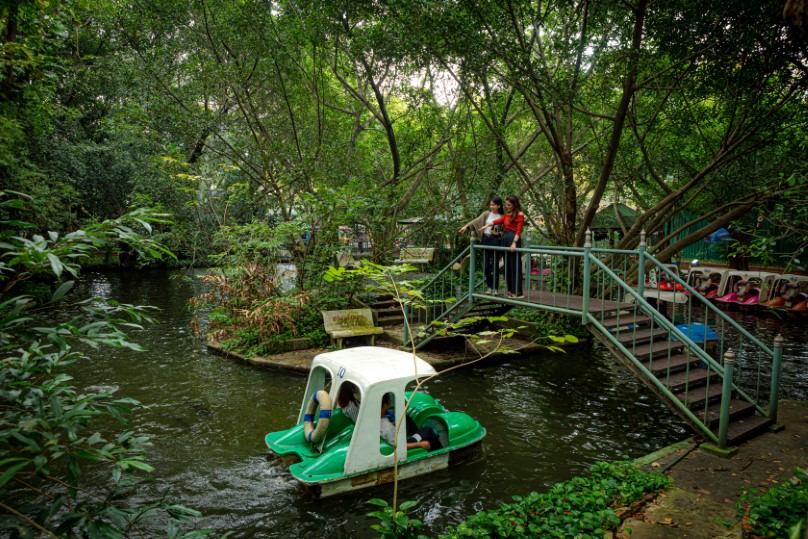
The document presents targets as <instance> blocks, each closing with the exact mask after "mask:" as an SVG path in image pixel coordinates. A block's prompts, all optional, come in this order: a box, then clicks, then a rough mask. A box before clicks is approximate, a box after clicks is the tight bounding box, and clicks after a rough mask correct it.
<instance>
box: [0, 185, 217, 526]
mask: <svg viewBox="0 0 808 539" xmlns="http://www.w3.org/2000/svg"><path fill="white" fill-rule="evenodd" d="M12 208H13V209H15V210H22V211H24V210H25V209H26V205H25V204H24V203H23V201H22V200H20V199H8V198H7V197H6V193H2V192H0V211H2V212H5V211H8V210H10V209H12ZM160 220H161V217H160V216H159V215H156V214H154V213H153V212H150V211H148V210H136V211H134V212H130V213H129V214H126V215H124V216H122V217H121V218H119V219H116V220H114V221H105V222H102V223H97V224H94V225H92V226H89V227H87V228H85V229H83V230H77V231H75V232H71V233H69V234H64V235H61V234H56V233H53V232H50V233H48V234H47V236H44V235H38V234H33V235H31V236H30V237H28V236H25V235H22V234H20V235H12V234H13V233H11V234H6V235H5V236H6V237H4V238H3V241H2V242H0V261H1V262H0V281H1V282H2V283H3V287H2V292H0V350H2V352H3V361H2V364H0V387H1V388H2V389H0V409H1V410H2V422H3V429H2V430H1V431H0V500H2V501H0V528H1V529H4V530H5V531H6V532H7V533H9V534H12V535H14V536H22V537H29V536H30V537H33V536H38V535H40V534H46V535H51V536H56V537H98V538H100V537H126V536H129V535H130V534H131V533H132V532H133V531H136V530H140V523H143V524H145V523H147V522H149V523H153V522H158V521H164V522H167V523H168V524H167V525H168V533H169V534H170V535H171V536H172V537H186V536H187V537H198V536H201V535H204V534H206V533H207V532H192V533H190V534H185V533H184V532H183V531H182V529H181V525H182V524H184V523H189V522H191V521H192V519H193V518H196V517H198V516H199V513H198V512H196V511H194V510H192V509H189V508H186V507H183V506H180V505H174V504H171V503H169V502H168V501H167V500H160V501H158V502H155V503H137V502H134V503H133V502H132V499H131V497H130V496H128V494H132V493H134V492H135V489H137V487H138V485H139V483H140V481H142V480H143V479H144V478H145V475H146V474H148V473H150V472H151V471H152V470H153V469H152V467H151V466H150V465H149V464H147V463H146V461H145V448H146V447H147V446H148V445H149V441H148V438H146V437H143V436H138V435H137V434H136V433H134V432H132V431H128V430H124V431H123V432H121V433H119V434H118V435H117V436H114V437H111V438H106V437H105V436H103V435H102V434H101V433H100V432H98V431H96V430H95V428H94V426H95V424H96V423H95V422H96V421H97V420H99V419H104V418H107V419H112V420H115V421H118V422H120V423H121V424H123V425H125V424H126V422H127V419H126V417H127V416H128V415H129V414H130V413H131V412H132V411H133V410H136V409H137V408H138V407H139V406H140V404H139V403H138V402H137V401H135V400H132V399H129V398H126V397H116V396H115V395H113V393H114V391H113V390H105V389H101V390H95V391H88V390H84V391H79V390H78V389H76V388H75V387H74V386H73V385H72V384H71V381H72V378H71V376H70V375H69V369H70V366H71V365H73V364H74V363H76V362H78V361H87V360H89V357H88V356H87V355H85V354H84V353H83V352H80V351H79V349H78V348H77V345H79V344H81V345H82V346H81V348H82V349H85V350H95V349H96V348H99V347H101V346H114V347H125V348H129V349H132V350H140V347H139V346H138V345H137V344H136V343H133V342H131V341H130V340H129V339H128V337H127V335H126V333H125V332H124V330H125V329H128V328H138V327H140V326H141V324H143V323H146V322H149V321H151V319H150V317H149V316H148V309H147V308H145V307H138V306H134V305H125V304H120V303H118V302H116V301H114V300H104V299H103V298H79V297H74V292H73V284H74V281H72V280H62V278H72V277H75V276H77V275H78V273H79V271H80V268H81V265H80V262H81V261H82V260H84V259H86V258H87V257H88V256H90V255H91V254H93V253H94V252H96V251H98V250H101V249H105V248H106V247H107V246H109V245H110V244H118V243H119V242H124V243H126V244H127V245H129V246H131V248H132V249H133V250H134V251H135V252H137V253H139V254H141V255H142V256H143V258H144V260H145V259H146V258H148V257H150V256H151V257H165V256H171V253H170V252H168V251H166V250H165V248H163V247H162V246H161V245H159V244H157V243H155V242H153V241H152V240H149V239H148V238H141V237H140V236H139V234H138V233H137V232H136V231H135V227H139V228H140V229H145V230H146V231H148V230H150V229H151V226H150V224H149V223H150V222H159V221H160ZM3 224H4V225H8V224H9V223H8V221H7V220H6V221H3ZM23 225H24V224H23V223H16V224H15V225H14V226H17V227H23ZM32 279H37V282H38V283H40V284H41V283H45V282H52V283H53V287H52V289H51V292H50V293H49V294H47V296H44V297H42V294H40V299H39V300H37V301H34V300H33V299H32V298H31V297H30V296H28V295H25V294H22V293H21V291H22V289H23V287H24V286H27V283H29V282H31V280H32ZM87 469H92V470H93V472H94V475H95V474H97V473H98V472H99V471H103V472H105V473H106V474H107V475H106V476H101V477H102V478H104V477H105V480H104V479H102V483H101V484H99V480H98V479H94V480H93V486H92V487H87V486H85V484H84V474H85V471H86V470H87ZM155 519H157V520H155Z"/></svg>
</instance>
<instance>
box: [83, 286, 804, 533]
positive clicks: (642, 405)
mask: <svg viewBox="0 0 808 539" xmlns="http://www.w3.org/2000/svg"><path fill="white" fill-rule="evenodd" d="M172 275H173V276H174V277H177V274H169V273H166V272H158V271H152V272H139V273H136V272H131V273H104V274H100V273H92V274H88V275H86V276H85V277H84V280H83V286H84V287H85V288H86V289H87V290H88V291H89V292H90V293H92V294H94V295H99V296H105V297H110V298H114V299H116V300H118V301H121V302H124V303H133V304H149V305H155V306H158V307H160V308H161V309H162V311H161V312H160V313H159V314H158V315H157V318H158V319H159V321H160V323H159V325H154V326H150V327H147V328H145V329H144V330H142V331H138V332H136V333H135V334H133V335H132V336H133V338H134V340H136V341H137V342H138V343H140V344H141V345H142V346H143V347H145V348H146V349H147V351H146V352H143V353H134V352H129V351H125V350H103V351H101V352H100V353H98V354H97V355H96V356H94V357H96V359H95V360H94V361H93V362H92V363H91V364H84V365H83V366H81V367H80V368H79V371H78V373H77V374H76V377H77V380H76V381H77V385H78V386H80V387H82V386H89V385H105V386H114V387H117V388H119V389H118V392H117V395H119V396H123V395H125V396H129V397H133V398H135V399H138V400H140V401H141V402H142V403H144V404H145V405H147V406H148V407H149V408H148V410H145V411H141V412H139V413H138V414H137V415H136V416H135V418H134V419H133V420H132V426H133V427H134V428H135V429H136V430H138V431H140V432H142V433H144V434H147V435H149V436H150V437H151V438H152V442H153V447H152V448H151V450H150V452H149V462H150V464H152V465H153V466H155V468H156V471H155V473H154V477H155V478H156V482H155V483H154V484H153V485H152V486H150V487H148V488H147V490H144V491H143V492H142V493H141V495H142V496H143V497H144V498H147V499H148V498H150V497H153V496H155V495H156V493H157V492H163V491H164V490H165V489H167V488H171V489H172V491H173V496H174V499H176V500H177V502H178V503H182V504H184V505H188V506H190V507H194V508H196V509H198V510H199V511H201V512H202V513H203V514H204V515H205V517H204V518H203V519H201V521H200V522H199V523H198V525H199V527H202V528H213V529H217V530H220V531H225V530H233V531H234V532H235V533H234V537H284V538H286V537H325V536H330V537H374V536H375V534H374V533H373V532H372V530H371V529H370V525H371V524H372V523H374V522H375V521H374V519H371V518H369V517H367V516H366V513H367V512H369V511H370V510H372V509H371V507H370V506H368V505H367V504H366V503H365V502H366V500H368V499H370V498H374V497H381V498H387V499H388V500H389V499H392V486H388V487H377V488H375V489H373V490H369V491H362V492H359V493H355V494H351V495H347V496H342V497H337V498H336V499H328V500H326V501H317V500H311V499H309V498H307V497H306V496H305V495H303V494H302V493H301V492H300V491H299V490H298V488H297V485H296V483H295V481H294V480H293V479H292V477H291V476H290V475H289V474H288V472H287V471H286V469H285V468H284V467H283V466H281V465H280V464H278V463H277V462H275V461H273V460H272V459H271V458H270V457H268V454H267V450H266V447H265V446H264V442H263V437H264V435H265V434H266V433H267V432H270V431H275V430H280V429H285V428H288V427H289V426H291V425H292V424H293V422H294V421H295V420H296V418H297V408H298V406H299V403H300V400H301V393H302V391H303V389H304V385H305V378H304V377H302V376H300V375H295V374H290V373H287V372H282V371H276V370H269V369H262V368H256V367H253V366H249V365H246V364H242V363H238V362H235V361H233V360H232V359H228V358H225V357H222V356H220V355H218V354H215V353H212V352H209V351H208V350H207V349H206V348H205V347H204V345H202V344H201V343H200V342H198V341H197V340H195V338H194V336H193V334H192V332H191V330H190V328H189V320H190V313H189V312H188V311H187V309H186V307H185V306H186V302H187V300H188V299H189V298H190V297H191V295H192V294H193V293H194V286H195V285H194V284H192V283H189V282H187V281H182V280H178V279H170V278H169V277H170V276H172ZM803 376H804V375H803ZM427 389H428V391H430V393H432V394H433V395H435V396H436V397H438V398H439V399H440V400H441V402H442V403H443V404H444V406H446V407H447V408H449V409H456V410H462V411H465V412H468V413H469V414H471V415H472V416H473V417H475V418H476V419H478V420H479V421H480V422H481V423H482V424H483V425H484V426H485V427H486V429H488V436H487V437H486V439H485V441H484V457H483V458H482V459H480V460H479V461H477V462H474V463H471V464H466V465H460V466H458V467H455V468H452V469H450V470H448V471H443V472H439V473H435V474H432V475H430V476H427V477H423V478H416V479H413V480H408V481H405V482H402V484H401V485H400V487H399V488H400V492H399V500H410V499H412V500H418V501H419V502H420V503H419V506H418V508H417V511H416V512H415V513H416V516H417V517H418V518H421V519H422V520H424V521H425V523H426V528H427V529H426V530H425V532H426V533H427V535H430V536H435V535H437V534H438V533H439V532H440V531H441V530H443V529H444V528H445V527H446V526H447V525H450V524H454V523H457V522H458V521H459V520H461V519H462V518H463V517H464V516H465V515H469V514H472V513H474V512H476V511H479V510H481V509H488V508H494V507H496V506H497V505H499V504H500V503H502V502H506V501H510V500H511V496H512V495H519V494H526V493H528V492H530V491H532V490H538V491H541V490H544V489H546V488H548V487H549V486H550V485H552V484H554V483H556V482H559V481H563V480H566V479H569V478H570V477H572V476H573V475H574V474H577V473H579V472H582V471H583V470H585V469H586V468H587V467H588V466H589V465H591V464H592V463H594V462H596V461H598V460H613V459H619V458H621V457H624V456H627V457H631V458H635V457H639V456H642V455H645V454H647V453H650V452H652V451H655V450H657V449H659V448H661V447H663V446H666V445H668V444H670V443H673V442H676V441H679V440H681V439H683V438H685V437H686V436H687V430H686V429H685V427H684V426H683V424H682V423H681V422H680V420H679V419H678V418H677V416H675V415H674V414H673V413H672V412H670V411H669V410H668V409H667V408H666V407H665V406H663V405H662V404H661V403H660V402H659V401H658V400H657V399H656V398H655V397H654V396H653V395H652V394H651V393H650V392H649V391H648V390H647V389H646V388H645V387H644V386H642V385H641V384H640V383H638V382H635V381H634V380H633V379H632V378H631V377H630V376H629V374H628V372H627V371H626V370H625V369H624V368H622V367H621V366H620V365H619V364H617V363H616V361H615V360H613V359H612V358H611V357H610V356H609V355H608V354H607V353H606V352H605V350H603V349H601V348H598V347H592V346H582V347H580V348H578V349H576V350H573V351H571V352H570V353H568V354H550V353H542V354H538V355H532V356H520V357H515V358H514V359H512V360H510V361H509V362H507V363H501V364H495V365H488V366H485V367H477V368H469V369H463V370H459V371H456V372H454V373H451V374H448V375H446V376H445V377H444V378H441V379H439V380H436V381H434V382H432V383H431V384H429V386H428V388H427ZM792 398H795V397H792Z"/></svg>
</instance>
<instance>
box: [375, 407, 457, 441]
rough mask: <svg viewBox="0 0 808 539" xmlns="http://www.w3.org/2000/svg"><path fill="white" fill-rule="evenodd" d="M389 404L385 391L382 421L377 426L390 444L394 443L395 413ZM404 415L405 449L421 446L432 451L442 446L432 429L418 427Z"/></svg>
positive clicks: (383, 437)
mask: <svg viewBox="0 0 808 539" xmlns="http://www.w3.org/2000/svg"><path fill="white" fill-rule="evenodd" d="M390 406H391V405H390V393H385V394H384V396H383V397H382V414H381V418H382V422H381V426H380V427H379V433H380V435H381V437H382V439H383V440H384V441H385V442H387V443H388V444H390V445H395V441H396V425H395V415H394V414H393V411H392V410H390ZM404 417H406V418H407V449H413V448H415V447H421V448H423V449H426V450H427V451H434V450H436V449H441V448H442V447H443V444H441V442H440V439H439V438H438V435H437V434H436V433H435V431H434V430H432V429H431V428H430V427H424V428H422V429H418V426H417V425H416V424H415V421H413V420H412V418H411V417H410V416H408V415H406V414H405V415H404Z"/></svg>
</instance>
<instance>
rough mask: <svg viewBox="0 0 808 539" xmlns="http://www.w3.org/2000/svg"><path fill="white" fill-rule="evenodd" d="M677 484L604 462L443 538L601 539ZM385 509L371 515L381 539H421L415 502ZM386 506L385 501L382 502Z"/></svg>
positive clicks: (479, 515) (476, 517)
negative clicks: (623, 514)
mask: <svg viewBox="0 0 808 539" xmlns="http://www.w3.org/2000/svg"><path fill="white" fill-rule="evenodd" d="M672 483H673V480H672V479H670V478H668V477H666V476H664V475H662V474H660V473H658V472H651V471H643V470H640V469H639V468H637V467H636V466H634V464H632V463H631V462H630V461H619V462H611V463H608V462H602V463H598V464H595V465H593V466H592V467H590V468H589V474H588V475H587V476H582V477H575V478H573V479H570V480H569V481H564V482H562V483H558V484H556V485H555V486H553V487H552V488H551V489H550V490H549V491H547V492H545V493H542V494H539V493H537V492H531V493H530V494H529V495H527V496H514V497H513V499H514V503H509V504H503V505H501V506H500V507H499V508H497V509H492V510H489V511H480V512H479V513H477V514H476V515H473V516H471V517H469V518H468V519H467V520H466V521H465V522H462V523H460V524H458V525H457V526H450V527H449V528H448V529H447V531H446V533H445V534H443V535H441V536H440V537H441V538H443V539H453V538H457V537H492V538H505V537H513V538H521V537H576V538H580V539H588V538H598V539H601V538H602V537H603V536H604V534H605V533H607V532H609V531H611V530H614V529H616V528H617V526H619V525H620V516H618V512H619V511H620V510H621V508H625V507H626V506H630V505H632V504H634V503H636V502H639V501H640V500H642V499H643V498H644V497H645V496H646V495H647V494H651V493H656V492H660V491H662V490H664V489H666V488H668V487H670V486H671V485H672ZM373 502H374V503H375V504H376V505H380V506H382V510H381V511H375V512H373V513H371V516H374V517H376V518H378V519H380V520H381V521H382V522H381V524H377V525H374V526H373V528H374V529H376V530H377V531H379V532H381V533H382V536H383V537H387V536H391V535H390V534H391V533H398V534H399V535H397V537H413V538H414V537H420V534H419V528H420V525H421V523H420V522H419V521H418V520H416V519H413V518H410V517H408V516H407V515H406V514H405V512H404V511H405V508H411V507H412V506H413V505H414V504H413V503H412V502H405V503H402V504H401V510H399V511H396V512H395V513H394V512H393V511H392V509H391V508H389V507H387V506H386V504H384V503H383V502H382V501H381V500H373ZM379 502H382V503H379Z"/></svg>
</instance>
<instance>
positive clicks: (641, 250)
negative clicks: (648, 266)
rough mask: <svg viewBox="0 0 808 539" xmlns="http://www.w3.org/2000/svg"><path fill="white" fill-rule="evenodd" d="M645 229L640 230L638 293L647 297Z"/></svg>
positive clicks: (642, 296)
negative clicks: (645, 288) (645, 290)
mask: <svg viewBox="0 0 808 539" xmlns="http://www.w3.org/2000/svg"><path fill="white" fill-rule="evenodd" d="M645 247H646V245H645V229H643V230H642V231H640V245H639V246H638V247H637V293H638V294H639V295H640V297H641V298H644V297H645V294H644V290H643V289H644V287H645Z"/></svg>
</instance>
